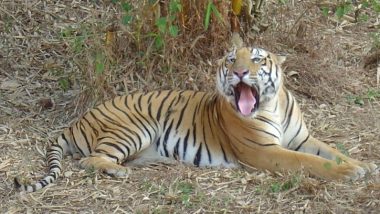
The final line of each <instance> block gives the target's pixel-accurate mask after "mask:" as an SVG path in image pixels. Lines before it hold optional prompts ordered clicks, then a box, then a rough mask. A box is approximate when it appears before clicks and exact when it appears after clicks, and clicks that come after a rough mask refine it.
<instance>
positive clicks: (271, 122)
mask: <svg viewBox="0 0 380 214" xmlns="http://www.w3.org/2000/svg"><path fill="white" fill-rule="evenodd" d="M255 119H257V120H260V121H262V122H264V123H266V124H268V125H270V126H272V127H273V128H274V129H276V131H277V132H278V134H281V131H280V129H278V128H277V126H276V125H277V124H276V123H274V122H273V121H271V120H270V119H268V118H266V117H263V116H257V117H255Z"/></svg>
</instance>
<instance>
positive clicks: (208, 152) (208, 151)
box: [205, 143, 212, 164]
mask: <svg viewBox="0 0 380 214" xmlns="http://www.w3.org/2000/svg"><path fill="white" fill-rule="evenodd" d="M205 147H206V151H207V155H208V162H209V163H210V164H211V161H212V159H211V153H210V150H209V149H208V146H207V143H205Z"/></svg>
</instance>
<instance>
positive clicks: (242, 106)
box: [233, 82, 259, 116]
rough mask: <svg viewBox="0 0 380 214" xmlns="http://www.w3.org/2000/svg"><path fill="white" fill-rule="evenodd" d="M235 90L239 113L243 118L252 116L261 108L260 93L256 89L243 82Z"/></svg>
mask: <svg viewBox="0 0 380 214" xmlns="http://www.w3.org/2000/svg"><path fill="white" fill-rule="evenodd" d="M233 88H234V92H235V93H234V94H235V104H236V107H237V109H238V111H239V112H240V113H241V114H242V115H243V116H250V115H251V114H252V113H253V112H255V111H256V110H257V108H258V107H259V93H258V91H257V90H256V88H255V87H251V86H249V85H247V84H245V83H243V82H240V83H238V84H237V85H236V86H234V87H233Z"/></svg>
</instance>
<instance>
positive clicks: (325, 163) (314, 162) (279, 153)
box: [237, 144, 365, 180]
mask: <svg viewBox="0 0 380 214" xmlns="http://www.w3.org/2000/svg"><path fill="white" fill-rule="evenodd" d="M245 147H246V148H244V147H240V148H239V149H238V151H237V153H239V154H238V156H239V160H240V161H241V162H243V163H244V164H245V165H249V166H253V167H256V168H260V169H266V170H269V171H298V170H301V169H304V170H305V171H307V172H308V173H310V174H312V175H315V176H317V177H321V178H324V179H327V180H356V179H359V178H362V177H364V175H365V170H364V169H363V168H362V167H360V166H358V165H356V164H352V163H351V162H344V163H339V164H338V163H337V162H336V161H333V160H327V159H325V158H322V157H320V156H316V155H312V154H307V153H302V152H296V151H291V150H288V149H285V148H283V147H281V146H280V145H278V146H277V145H273V146H247V144H246V145H245Z"/></svg>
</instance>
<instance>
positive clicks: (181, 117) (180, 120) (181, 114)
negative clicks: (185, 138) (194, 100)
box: [176, 98, 190, 129]
mask: <svg viewBox="0 0 380 214" xmlns="http://www.w3.org/2000/svg"><path fill="white" fill-rule="evenodd" d="M189 101H190V98H189V99H188V100H187V102H186V104H185V106H184V107H182V110H181V113H180V115H179V119H178V123H177V126H176V129H178V128H179V126H180V125H181V122H182V119H183V114H184V113H185V110H186V108H187V105H188V104H189Z"/></svg>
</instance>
